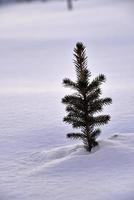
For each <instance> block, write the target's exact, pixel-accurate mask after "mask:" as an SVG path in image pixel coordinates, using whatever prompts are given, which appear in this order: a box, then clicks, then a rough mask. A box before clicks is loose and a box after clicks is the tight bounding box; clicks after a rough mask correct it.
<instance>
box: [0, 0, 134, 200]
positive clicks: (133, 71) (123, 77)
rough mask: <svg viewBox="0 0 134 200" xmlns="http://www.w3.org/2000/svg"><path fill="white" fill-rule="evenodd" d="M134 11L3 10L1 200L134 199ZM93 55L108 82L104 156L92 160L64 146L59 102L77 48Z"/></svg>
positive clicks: (114, 6) (56, 4)
mask: <svg viewBox="0 0 134 200" xmlns="http://www.w3.org/2000/svg"><path fill="white" fill-rule="evenodd" d="M133 7H134V4H133V1H131V0H130V1H125V0H124V1H123V0H122V1H120V0H118V1H117V0H101V1H100V0H92V1H89V0H79V1H74V10H73V11H72V12H70V11H67V10H66V2H64V1H63V2H62V1H52V2H50V3H49V2H47V3H42V2H34V3H28V4H24V3H21V4H18V5H10V6H2V7H1V8H0V200H48V199H50V200H76V199H77V200H89V199H91V200H115V199H119V200H133V199H134V188H133V186H134V170H133V166H134V134H133V133H134V120H133V119H134V102H133V99H134V79H133V76H134V67H133V64H134V56H133V51H134V26H133V21H134V16H133ZM77 41H82V42H84V43H85V45H86V46H87V53H88V57H89V67H90V69H91V71H92V74H93V75H96V74H98V73H104V74H106V76H107V79H108V80H107V84H106V85H105V87H104V95H105V96H110V97H112V98H113V105H112V106H110V108H107V109H106V110H105V111H106V112H109V113H110V114H111V115H112V121H111V122H110V123H109V125H107V126H106V127H103V129H102V130H103V134H102V136H101V137H100V139H99V140H100V146H99V148H98V149H95V150H94V151H93V152H92V153H91V154H90V155H89V154H88V153H86V152H85V151H84V149H83V148H82V145H81V143H80V142H75V141H69V140H67V139H66V138H65V135H66V133H67V132H68V131H70V130H71V127H69V126H67V125H65V124H63V123H62V117H63V116H64V114H65V111H64V106H62V105H61V103H60V101H61V98H62V97H63V95H64V94H65V93H68V92H69V91H67V90H65V89H64V88H63V87H62V84H61V82H62V79H63V78H64V77H71V78H74V76H75V74H74V68H73V64H72V59H73V47H74V45H75V43H76V42H77Z"/></svg>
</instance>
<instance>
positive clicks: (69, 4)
mask: <svg viewBox="0 0 134 200" xmlns="http://www.w3.org/2000/svg"><path fill="white" fill-rule="evenodd" d="M67 7H68V9H69V10H72V9H73V5H72V0H67Z"/></svg>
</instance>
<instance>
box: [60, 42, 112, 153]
mask: <svg viewBox="0 0 134 200" xmlns="http://www.w3.org/2000/svg"><path fill="white" fill-rule="evenodd" d="M74 57H75V59H74V64H75V69H76V76H77V80H76V81H75V82H74V81H72V80H70V79H68V78H65V79H64V80H63V84H64V86H65V87H69V88H71V89H74V90H75V93H74V94H72V95H67V96H65V97H64V98H63V99H62V103H63V104H65V105H66V111H67V113H68V114H67V116H66V117H64V118H63V121H64V122H66V123H69V124H72V126H73V128H78V129H80V130H81V132H80V133H68V134H67V137H68V138H72V139H80V140H82V141H83V143H84V147H85V149H86V150H87V151H89V152H90V151H91V150H92V148H93V147H95V146H97V145H98V142H97V141H96V139H97V137H98V136H99V135H100V133H101V130H100V129H99V128H96V126H100V125H104V124H107V123H108V121H109V120H110V116H109V115H98V116H97V115H96V114H97V113H99V112H101V111H102V110H103V106H105V105H109V104H111V103H112V99H111V98H100V95H101V88H100V86H101V84H102V83H103V82H105V80H106V78H105V76H104V75H103V74H100V75H99V76H97V77H96V78H95V79H93V80H92V81H90V77H91V72H90V71H89V70H88V69H87V57H86V52H85V46H84V45H83V44H82V43H77V44H76V47H75V49H74Z"/></svg>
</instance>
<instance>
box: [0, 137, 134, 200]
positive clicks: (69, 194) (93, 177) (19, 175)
mask: <svg viewBox="0 0 134 200" xmlns="http://www.w3.org/2000/svg"><path fill="white" fill-rule="evenodd" d="M133 144H134V135H133V134H126V135H125V134H122V135H121V134H120V135H114V136H112V137H110V138H109V139H107V140H102V141H100V145H99V148H97V149H95V150H93V151H92V153H90V154H89V153H87V152H86V151H85V150H84V149H83V147H82V145H71V146H62V147H59V148H53V149H50V150H44V149H41V148H40V149H36V150H34V151H32V152H29V153H28V152H27V154H25V156H24V154H23V156H20V157H19V162H18V161H17V162H18V164H17V165H18V166H19V168H18V169H15V170H16V177H15V178H13V177H12V179H13V180H12V184H10V181H8V182H7V183H6V187H5V190H4V192H5V194H4V193H3V196H2V197H1V199H2V200H8V199H11V200H12V199H17V200H22V199H27V200H36V199H40V200H46V199H54V200H63V199H68V200H73V199H80V200H81V199H83V200H89V199H92V200H104V199H106V200H107V199H109V200H115V199H120V200H133V199H134V189H133V185H134V171H133V165H134V158H133V155H134V145H133ZM11 176H12V175H11ZM10 178H11V177H10ZM1 188H2V187H1ZM6 189H7V191H8V192H6Z"/></svg>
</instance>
